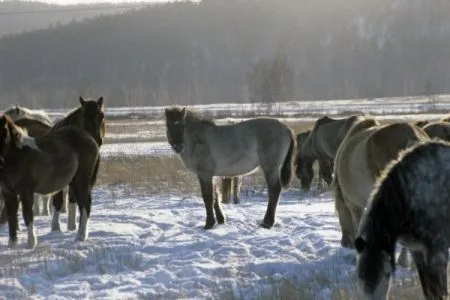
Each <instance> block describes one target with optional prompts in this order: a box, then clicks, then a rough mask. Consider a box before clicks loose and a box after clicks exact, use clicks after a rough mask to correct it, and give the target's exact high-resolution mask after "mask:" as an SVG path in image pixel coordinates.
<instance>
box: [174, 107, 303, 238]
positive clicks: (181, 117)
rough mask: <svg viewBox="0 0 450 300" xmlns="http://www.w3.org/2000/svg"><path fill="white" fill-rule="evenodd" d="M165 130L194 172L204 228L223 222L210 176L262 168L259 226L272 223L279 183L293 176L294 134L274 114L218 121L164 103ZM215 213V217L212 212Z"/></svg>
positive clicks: (182, 158) (246, 172) (231, 174)
mask: <svg viewBox="0 0 450 300" xmlns="http://www.w3.org/2000/svg"><path fill="white" fill-rule="evenodd" d="M165 120H166V135H167V140H168V142H169V144H170V146H171V148H172V150H173V151H174V152H175V153H176V154H178V155H179V157H180V158H181V160H182V162H183V164H184V165H185V167H186V168H187V169H188V170H189V171H191V172H192V173H194V174H196V175H197V177H198V180H199V183H200V189H201V194H202V198H203V202H204V205H205V209H206V223H205V226H204V229H205V230H207V229H211V228H212V227H213V226H214V225H215V223H216V219H217V222H218V223H219V224H223V223H225V216H224V214H223V212H222V209H221V205H220V202H219V201H217V200H214V196H213V182H212V181H213V180H212V179H213V177H214V176H228V177H234V176H240V175H247V174H250V173H252V172H254V171H256V170H257V169H258V167H260V168H261V170H262V172H263V174H264V178H265V180H266V183H267V189H268V198H269V199H268V205H267V210H266V214H265V216H264V219H263V222H262V223H261V224H260V226H261V227H263V228H267V229H268V228H271V227H272V226H273V225H274V223H275V212H276V208H277V205H278V202H279V198H280V193H281V190H282V188H286V187H287V186H288V185H289V183H290V180H291V177H292V167H293V158H294V155H295V146H296V141H295V135H294V132H293V131H292V129H290V128H289V127H288V126H286V125H285V124H283V123H282V122H281V121H279V120H277V119H275V118H267V117H266V118H264V117H257V118H252V119H249V120H245V121H242V122H239V123H235V124H226V125H217V124H216V123H215V121H214V120H213V119H210V118H208V117H206V116H203V115H201V114H199V113H197V112H195V111H194V110H190V109H187V108H186V107H181V106H172V107H166V109H165ZM214 213H215V216H214Z"/></svg>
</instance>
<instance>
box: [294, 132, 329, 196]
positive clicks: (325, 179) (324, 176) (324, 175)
mask: <svg viewBox="0 0 450 300" xmlns="http://www.w3.org/2000/svg"><path fill="white" fill-rule="evenodd" d="M310 133H311V130H306V131H303V132H300V133H298V134H297V153H296V155H295V159H294V164H295V166H297V165H298V163H299V161H300V159H301V154H300V151H301V149H302V147H303V144H304V143H305V141H306V139H307V138H308V136H309V134H310ZM318 163H319V178H318V182H317V189H318V190H320V189H322V188H323V187H325V184H327V185H329V184H330V183H331V177H332V175H331V172H330V171H329V170H332V169H333V167H332V164H333V162H332V161H330V160H329V159H323V160H321V161H319V162H318ZM299 170H300V168H298V167H296V169H295V171H296V172H295V174H296V176H297V178H298V179H300V176H301V174H300V172H299Z"/></svg>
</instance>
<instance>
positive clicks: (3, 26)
mask: <svg viewBox="0 0 450 300" xmlns="http://www.w3.org/2000/svg"><path fill="white" fill-rule="evenodd" d="M143 6H144V4H142V3H141V4H139V3H136V4H130V3H128V4H118V5H115V4H79V5H67V6H61V5H53V4H48V3H43V2H29V1H26V2H25V1H4V2H0V36H3V35H6V34H17V33H22V32H24V31H32V30H35V29H43V28H47V27H49V26H59V25H61V24H67V23H70V22H72V21H82V20H84V19H85V18H93V17H95V16H98V15H100V14H116V13H120V12H123V11H125V10H127V9H130V8H133V7H143Z"/></svg>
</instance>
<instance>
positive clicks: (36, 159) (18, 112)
mask: <svg viewBox="0 0 450 300" xmlns="http://www.w3.org/2000/svg"><path fill="white" fill-rule="evenodd" d="M79 102H80V106H79V107H77V108H75V109H73V110H71V111H70V112H69V113H68V114H67V115H66V116H65V117H64V118H62V119H60V120H59V121H58V122H56V123H55V124H53V123H52V122H51V120H50V119H49V118H48V116H46V114H45V113H44V112H42V111H32V110H30V109H27V108H25V107H20V106H15V107H12V108H10V109H7V110H6V111H5V112H4V113H3V115H2V116H1V117H0V188H1V200H2V201H0V204H1V210H2V214H1V221H2V222H3V223H4V222H5V221H7V222H8V228H9V241H8V247H10V248H15V247H16V246H17V230H18V228H19V222H18V219H17V213H18V209H19V203H20V204H21V205H22V214H23V219H24V222H25V225H26V227H27V234H28V238H27V247H28V248H29V249H33V248H34V247H35V246H36V243H37V239H36V235H35V232H34V225H33V220H34V212H33V204H34V203H37V201H34V198H35V196H36V195H50V197H51V198H52V200H53V201H52V203H53V205H52V207H53V218H52V223H51V230H52V231H60V230H61V228H60V214H61V211H62V208H63V203H64V198H65V196H64V190H66V191H67V190H68V200H69V205H68V219H67V223H68V224H67V228H68V230H75V229H76V207H77V206H78V210H79V214H80V218H79V226H78V232H77V235H76V240H79V241H84V240H86V239H87V237H88V228H87V225H88V220H89V217H90V213H91V203H92V188H93V186H94V184H95V181H96V178H97V173H98V170H99V165H100V154H99V148H100V146H101V145H102V143H103V139H104V136H105V116H104V108H103V98H102V97H100V98H98V99H97V100H85V99H84V98H82V97H80V99H79ZM45 205H47V206H48V201H47V203H46V204H45ZM45 205H44V206H45Z"/></svg>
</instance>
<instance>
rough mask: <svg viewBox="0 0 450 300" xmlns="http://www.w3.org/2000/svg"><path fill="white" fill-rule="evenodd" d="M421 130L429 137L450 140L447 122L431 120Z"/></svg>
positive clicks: (449, 128)
mask: <svg viewBox="0 0 450 300" xmlns="http://www.w3.org/2000/svg"><path fill="white" fill-rule="evenodd" d="M423 130H424V131H425V132H426V133H427V134H428V135H429V136H430V138H439V139H442V140H444V141H447V142H449V141H450V123H448V122H442V121H441V122H432V123H429V124H428V125H426V126H425V127H423Z"/></svg>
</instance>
